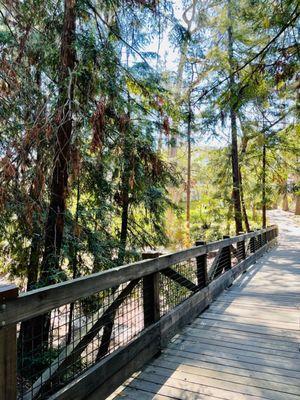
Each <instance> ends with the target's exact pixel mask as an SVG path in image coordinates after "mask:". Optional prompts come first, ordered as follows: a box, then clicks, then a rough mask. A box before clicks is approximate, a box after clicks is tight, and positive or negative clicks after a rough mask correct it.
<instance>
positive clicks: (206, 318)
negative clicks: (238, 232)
mask: <svg viewBox="0 0 300 400" xmlns="http://www.w3.org/2000/svg"><path fill="white" fill-rule="evenodd" d="M276 222H277V221H276ZM278 222H279V223H280V221H278ZM292 228H295V227H292ZM292 228H291V227H289V226H283V224H282V226H280V231H281V238H280V245H279V246H278V247H277V248H276V249H274V250H272V251H271V252H270V253H269V254H267V255H265V256H264V257H263V258H261V259H260V260H259V261H258V262H257V263H256V264H255V265H253V266H252V267H251V268H249V270H248V272H247V273H246V274H244V275H242V276H241V277H240V278H239V279H238V280H237V281H236V282H235V283H234V284H233V286H232V287H231V288H230V289H229V290H227V291H226V292H224V293H223V294H222V295H221V296H220V297H219V298H218V299H217V300H216V301H215V302H214V303H213V304H212V305H211V306H210V308H209V309H208V310H207V311H206V312H204V313H203V314H202V315H201V316H199V317H198V318H197V319H196V320H195V321H194V322H193V323H192V324H191V325H189V326H188V327H187V328H185V329H184V330H183V331H182V332H181V334H179V335H177V336H176V337H175V338H174V339H173V341H172V342H171V343H170V344H169V345H168V347H167V348H166V349H165V350H164V351H163V352H162V354H161V355H160V356H159V357H158V358H156V359H155V360H153V361H152V362H151V363H150V364H148V365H147V366H146V367H145V368H144V369H143V371H141V372H140V373H137V374H136V375H135V376H134V377H133V378H132V379H131V380H130V381H129V382H127V384H126V385H125V387H123V388H122V391H121V390H120V391H119V392H118V393H117V394H115V395H114V396H112V398H114V399H118V400H120V399H125V398H126V399H132V400H134V399H135V400H144V399H145V400H146V399H147V400H148V399H158V400H167V399H185V400H192V399H193V400H194V399H208V400H213V399H228V400H242V399H251V400H254V399H274V400H275V399H276V400H292V399H295V400H296V399H298V400H300V352H299V350H300V349H299V346H300V329H299V317H300V264H299V262H300V251H299V250H300V235H299V233H300V232H299V231H300V230H297V229H292Z"/></svg>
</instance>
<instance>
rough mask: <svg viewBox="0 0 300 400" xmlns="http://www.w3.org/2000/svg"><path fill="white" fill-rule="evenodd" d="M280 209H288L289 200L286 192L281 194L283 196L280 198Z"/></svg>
mask: <svg viewBox="0 0 300 400" xmlns="http://www.w3.org/2000/svg"><path fill="white" fill-rule="evenodd" d="M282 210H283V211H289V201H288V196H287V194H286V193H284V194H283V198H282Z"/></svg>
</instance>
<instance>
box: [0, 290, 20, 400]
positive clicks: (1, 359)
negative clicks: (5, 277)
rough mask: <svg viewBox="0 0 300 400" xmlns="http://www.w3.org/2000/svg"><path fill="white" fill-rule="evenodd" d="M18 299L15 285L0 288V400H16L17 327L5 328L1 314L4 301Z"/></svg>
mask: <svg viewBox="0 0 300 400" xmlns="http://www.w3.org/2000/svg"><path fill="white" fill-rule="evenodd" d="M16 297H18V288H17V286H15V285H2V286H0V307H1V309H0V320H1V327H0V399H3V400H4V399H5V400H16V398H17V327H16V325H15V324H13V325H8V326H5V321H4V320H3V318H1V313H2V312H3V311H4V310H5V308H6V301H7V300H11V299H14V298H16Z"/></svg>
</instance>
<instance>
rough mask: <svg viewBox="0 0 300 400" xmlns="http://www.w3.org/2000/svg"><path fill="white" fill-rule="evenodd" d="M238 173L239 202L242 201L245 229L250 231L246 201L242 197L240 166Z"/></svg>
mask: <svg viewBox="0 0 300 400" xmlns="http://www.w3.org/2000/svg"><path fill="white" fill-rule="evenodd" d="M239 175H240V189H241V190H240V192H241V203H242V210H243V217H244V222H245V227H246V231H247V232H250V230H251V228H250V224H249V218H248V214H247V209H246V203H245V199H244V190H243V179H242V172H241V168H240V169H239ZM240 232H241V231H240Z"/></svg>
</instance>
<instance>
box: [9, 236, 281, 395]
mask: <svg viewBox="0 0 300 400" xmlns="http://www.w3.org/2000/svg"><path fill="white" fill-rule="evenodd" d="M249 236H251V237H249ZM276 236H277V231H275V229H274V230H268V231H267V232H262V231H259V232H255V233H251V234H250V235H244V236H239V237H238V238H234V239H233V240H232V239H230V238H225V239H224V240H223V241H220V242H216V243H213V246H211V248H213V249H216V250H214V251H211V252H205V251H207V248H205V247H201V248H200V250H199V251H198V249H195V248H192V249H188V250H187V253H185V252H181V253H178V254H177V253H176V254H173V255H168V256H167V257H165V258H163V259H160V260H156V261H157V262H156V261H155V262H153V260H152V264H151V262H150V264H145V262H144V261H143V263H142V264H141V265H135V264H132V266H131V267H135V268H137V267H139V268H140V267H141V268H142V267H144V268H145V270H143V273H142V274H141V270H140V269H136V270H134V273H132V274H131V275H130V276H131V278H125V279H131V280H130V281H128V282H126V283H122V284H120V285H118V286H115V287H111V288H109V289H105V290H102V291H99V292H98V293H93V292H92V293H93V294H90V295H89V296H86V297H81V298H79V299H76V300H75V301H74V302H69V303H68V304H64V305H62V306H60V307H58V308H54V309H52V310H51V311H49V312H45V313H44V314H41V315H38V316H35V317H33V318H31V319H27V320H24V321H23V322H21V323H19V324H18V326H17V339H18V380H17V385H18V398H19V399H20V400H29V399H30V400H35V399H36V400H41V399H47V398H48V397H49V396H51V395H52V394H53V393H55V392H56V391H58V390H59V389H60V388H61V387H63V386H65V385H66V384H67V383H68V382H70V381H72V380H74V379H75V378H76V377H78V376H79V375H80V374H82V373H83V372H85V371H86V370H87V369H88V368H89V367H91V366H93V365H95V363H97V362H99V361H100V360H102V359H103V358H104V357H106V356H107V355H109V354H111V353H113V352H114V351H116V350H117V349H120V348H121V347H123V346H126V345H127V344H129V343H130V342H131V341H132V340H133V339H134V338H136V337H137V336H138V335H139V334H140V333H141V332H142V331H143V330H144V329H145V328H148V327H150V326H151V325H153V324H155V323H156V322H157V321H158V320H159V319H160V317H162V316H163V315H165V314H167V313H169V312H170V311H172V310H174V309H175V308H176V306H178V305H179V304H182V303H183V302H184V301H185V300H186V299H188V298H189V297H191V296H193V294H195V293H196V292H198V291H200V290H201V289H202V288H204V287H206V286H207V285H209V283H210V282H212V281H213V280H215V279H217V278H218V277H220V276H221V275H223V274H224V273H226V271H228V270H230V268H235V267H237V266H238V265H239V264H240V263H241V262H243V261H244V260H245V259H248V258H249V257H252V255H253V254H254V253H256V252H257V251H258V250H259V249H261V248H262V247H263V246H264V245H265V244H266V243H267V242H269V241H271V240H272V239H274V238H275V237H276ZM198 243H202V244H203V242H198ZM199 246H201V244H200V245H199ZM191 254H192V255H193V258H191ZM195 255H196V256H195ZM174 256H175V257H174ZM155 257H156V258H157V254H153V255H152V258H155ZM172 257H173V259H172ZM194 257H196V258H194ZM185 258H187V259H185ZM178 259H180V260H181V259H184V261H181V262H177V261H178ZM147 265H148V267H149V265H150V267H151V268H148V269H147ZM125 268H127V267H125ZM108 272H111V273H112V272H113V270H111V271H108ZM116 275H117V273H115V272H114V273H113V276H114V279H113V280H111V281H110V284H111V285H116V282H123V279H119V281H118V280H117V281H116V279H115V278H116ZM126 276H128V275H126ZM136 276H141V278H139V279H136ZM94 278H95V276H92V279H93V281H92V283H93V285H94ZM86 279H89V278H86ZM101 279H102V276H101ZM225 280H226V279H225ZM74 281H76V280H74ZM74 281H73V283H72V282H71V288H72V291H71V294H70V292H69V295H70V296H71V297H69V301H71V300H73V299H74V297H72V296H73V295H74V286H73V284H74ZM220 282H223V281H222V280H221V281H220ZM75 283H76V282H75ZM67 284H69V283H68V282H67ZM100 287H101V286H100ZM104 287H106V286H105V285H104V286H102V288H104ZM63 288H65V286H63ZM222 288H223V287H222ZM45 290H46V291H47V290H49V288H48V289H47V288H45ZM51 290H52V287H51ZM63 290H65V289H63ZM92 290H93V289H92ZM55 293H57V292H55ZM76 293H77V292H76ZM87 293H91V291H90V286H88V290H87V289H85V290H84V291H83V292H81V296H82V295H85V294H87ZM39 296H40V292H39ZM28 297H29V298H30V297H31V298H32V296H30V295H29V296H28ZM33 297H34V296H33ZM75 298H76V297H75ZM27 299H28V298H27ZM38 299H39V300H40V297H39V298H38ZM65 299H66V297H65V292H63V297H62V299H61V300H60V301H61V302H59V303H57V302H56V303H55V302H54V303H51V304H52V307H54V306H57V304H63V303H64V301H66V300H65ZM192 301H193V300H192ZM41 302H43V296H41ZM46 306H47V304H46ZM47 307H49V305H48V306H47ZM47 307H45V306H44V308H43V307H42V309H43V310H48V308H47ZM16 310H17V308H16ZM23 315H24V314H23ZM25 315H26V316H28V315H30V313H29V314H25ZM32 315H36V314H35V313H33V314H32ZM23 318H25V316H23ZM20 319H22V317H20ZM14 321H18V320H17V319H14ZM14 323H16V322H14ZM157 326H158V325H155V326H154V328H157ZM144 333H147V331H145V332H144ZM148 333H149V331H148ZM140 337H141V336H140ZM151 340H152V339H151ZM157 348H159V345H158V347H157ZM125 350H126V348H125Z"/></svg>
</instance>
